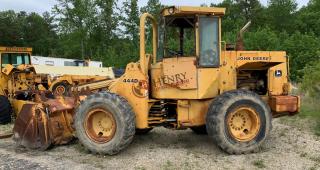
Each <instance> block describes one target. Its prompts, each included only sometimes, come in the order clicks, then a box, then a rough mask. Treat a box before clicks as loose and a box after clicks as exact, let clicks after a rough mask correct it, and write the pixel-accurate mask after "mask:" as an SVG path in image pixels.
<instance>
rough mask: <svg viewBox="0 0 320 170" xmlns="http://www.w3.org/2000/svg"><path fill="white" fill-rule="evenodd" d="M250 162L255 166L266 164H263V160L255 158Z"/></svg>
mask: <svg viewBox="0 0 320 170" xmlns="http://www.w3.org/2000/svg"><path fill="white" fill-rule="evenodd" d="M252 164H253V165H254V166H255V167H257V168H260V169H262V168H266V167H267V166H266V165H265V164H264V162H263V160H255V161H253V162H252Z"/></svg>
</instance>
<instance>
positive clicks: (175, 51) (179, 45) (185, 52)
mask: <svg viewBox="0 0 320 170" xmlns="http://www.w3.org/2000/svg"><path fill="white" fill-rule="evenodd" d="M195 48H196V45H195V17H194V16H190V17H164V18H162V20H161V21H160V26H159V43H158V56H159V58H160V59H161V58H162V57H164V58H170V57H178V56H183V57H189V56H196V54H195V52H196V50H195Z"/></svg>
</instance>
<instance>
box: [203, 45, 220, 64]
mask: <svg viewBox="0 0 320 170" xmlns="http://www.w3.org/2000/svg"><path fill="white" fill-rule="evenodd" d="M216 55H217V52H216V51H214V50H212V49H208V50H205V51H204V52H202V63H203V64H205V65H212V64H214V65H216V64H217V62H218V57H217V56H216Z"/></svg>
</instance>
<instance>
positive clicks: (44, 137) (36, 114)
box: [13, 103, 52, 150]
mask: <svg viewBox="0 0 320 170" xmlns="http://www.w3.org/2000/svg"><path fill="white" fill-rule="evenodd" d="M48 119H49V117H48V114H47V112H46V110H45V108H44V107H43V105H42V104H37V103H35V104H24V105H23V107H22V109H21V111H20V114H19V115H18V117H17V119H16V121H15V124H14V128H13V134H14V136H13V139H14V140H15V141H16V142H17V144H18V145H22V146H25V147H27V148H31V149H38V150H46V149H48V148H49V147H50V146H51V144H52V142H51V136H50V132H49V127H50V125H49V121H48Z"/></svg>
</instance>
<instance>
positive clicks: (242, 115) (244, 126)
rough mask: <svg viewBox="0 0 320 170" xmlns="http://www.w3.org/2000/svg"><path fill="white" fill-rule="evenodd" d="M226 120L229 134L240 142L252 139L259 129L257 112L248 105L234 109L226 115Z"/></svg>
mask: <svg viewBox="0 0 320 170" xmlns="http://www.w3.org/2000/svg"><path fill="white" fill-rule="evenodd" d="M227 122H228V130H229V133H230V135H231V136H232V137H233V138H234V139H236V140H237V141H240V142H247V141H250V140H252V139H254V138H255V137H256V136H257V135H258V133H259V130H260V118H259V114H258V113H257V112H256V111H255V110H254V109H251V108H248V107H240V108H237V109H235V110H234V111H233V112H231V113H230V114H229V115H228V119H227Z"/></svg>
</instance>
